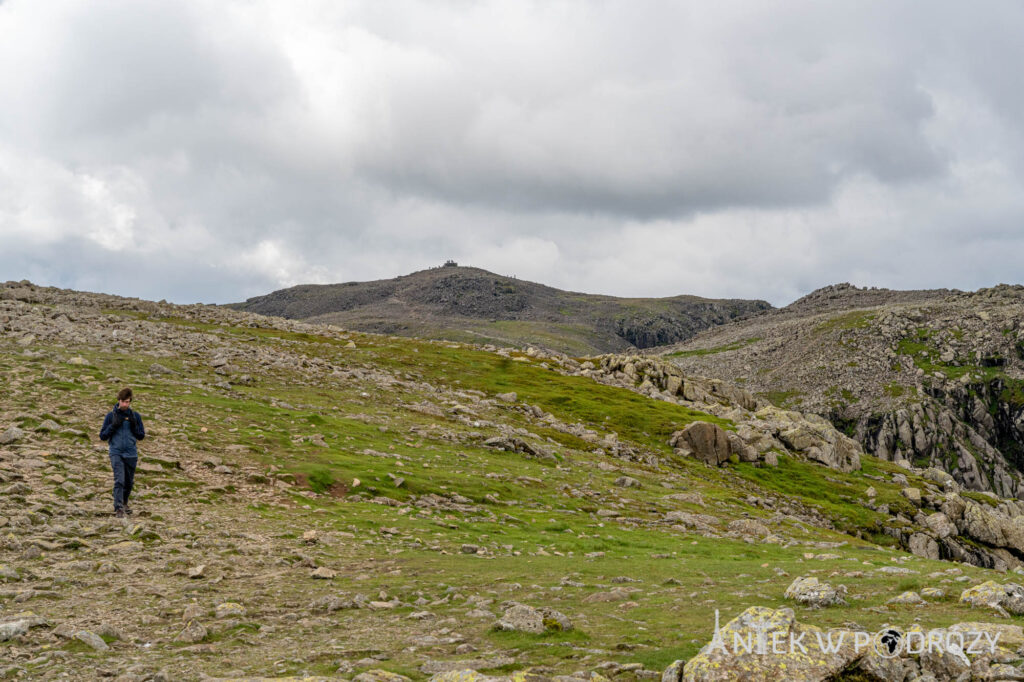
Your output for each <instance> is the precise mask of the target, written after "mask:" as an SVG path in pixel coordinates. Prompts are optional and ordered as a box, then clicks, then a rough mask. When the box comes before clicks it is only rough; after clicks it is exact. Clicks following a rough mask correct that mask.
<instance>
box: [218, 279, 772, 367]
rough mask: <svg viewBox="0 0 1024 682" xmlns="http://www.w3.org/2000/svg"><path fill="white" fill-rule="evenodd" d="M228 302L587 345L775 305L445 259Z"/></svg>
mask: <svg viewBox="0 0 1024 682" xmlns="http://www.w3.org/2000/svg"><path fill="white" fill-rule="evenodd" d="M230 307H232V308H234V309H236V310H241V311H245V312H254V313H259V314H263V315H276V316H280V317H285V318H289V319H297V320H304V321H307V322H323V323H331V324H337V325H339V326H343V327H346V328H349V329H354V330H358V331H368V332H378V333H388V334H398V335H402V336H422V337H428V338H444V339H449V340H453V341H472V342H477V343H496V344H498V345H515V346H523V345H530V344H534V345H541V346H544V347H548V348H551V349H553V350H558V351H563V352H570V353H577V354H586V353H595V352H597V353H601V352H621V351H628V350H631V349H635V348H648V347H652V346H658V345H664V344H668V343H675V342H678V341H681V340H684V339H687V338H690V337H691V336H693V335H694V334H696V333H697V332H699V331H701V330H703V329H707V328H708V327H711V326H714V325H718V324H722V323H724V322H728V321H730V320H734V319H738V318H742V317H746V316H748V315H752V314H758V313H761V312H763V311H766V310H770V309H771V305H770V304H769V303H767V302H766V301H750V300H743V299H708V298H702V297H699V296H689V295H681V296H671V297H665V298H621V297H615V296H604V295H597V294H585V293H580V292H574V291H563V290H561V289H556V288H554V287H550V286H547V285H544V284H539V283H536V282H530V281H527V280H521V279H517V278H514V277H506V276H504V275H498V274H495V273H493V272H489V271H487V270H482V269H480V268H473V267H462V266H442V267H437V268H431V269H428V270H420V271H418V272H414V273H411V274H409V275H402V276H399V277H395V278H392V279H383V280H375V281H370V282H345V283H340V284H304V285H299V286H295V287H290V288H287V289H281V290H279V291H275V292H272V293H270V294H266V295H264V296H256V297H252V298H250V299H248V300H246V301H245V302H244V303H236V304H232V305H231V306H230Z"/></svg>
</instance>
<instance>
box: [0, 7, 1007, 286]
mask: <svg viewBox="0 0 1024 682" xmlns="http://www.w3.org/2000/svg"><path fill="white" fill-rule="evenodd" d="M1022 29H1024V10H1021V9H1020V8H1019V7H1018V6H1016V5H1014V4H1012V3H994V4H993V5H991V6H989V7H988V9H987V10H986V11H985V12H979V11H977V9H976V8H970V7H966V6H963V5H960V4H957V3H952V2H948V3H946V2H940V3H932V4H930V5H928V7H927V8H924V9H922V8H921V7H920V6H917V5H912V4H904V3H882V2H874V3H873V2H868V3H860V2H849V3H829V4H827V5H823V4H821V3H817V2H799V3H795V4H794V3H790V2H786V3H772V2H756V3H754V2H751V3H733V4H714V5H713V4H708V3H678V2H668V1H666V2H659V1H655V0H649V1H643V2H633V3H625V2H602V3H574V2H549V3H517V2H498V1H496V0H495V1H491V2H460V1H455V0H453V1H452V2H445V3H435V2H415V1H413V0H409V1H407V2H400V3H380V2H352V3H344V4H340V3H334V2H330V1H328V0H324V1H323V2H319V3H318V2H316V1H313V2H310V3H304V4H302V5H291V4H290V5H281V4H279V3H271V2H263V1H261V0H252V1H251V2H231V3H221V4H210V3H200V2H182V3H177V4H167V3H157V2H152V3H150V2H135V1H128V0H120V1H118V0H103V1H102V2H97V3H90V4H89V6H88V7H86V6H84V5H76V4H75V3H67V4H61V3H53V4H50V3H35V2H31V1H29V0H13V1H10V0H9V1H7V2H3V3H2V4H0V94H3V95H4V101H5V107H3V108H2V109H0V240H2V241H3V242H4V245H5V247H6V244H7V242H9V241H12V240H14V241H15V242H17V243H18V244H19V247H18V249H17V250H16V251H15V250H8V249H6V248H5V249H4V251H5V253H6V255H4V256H0V265H3V267H4V270H5V271H7V272H10V273H12V274H11V275H10V276H13V277H18V278H20V276H19V275H18V272H19V271H22V272H25V273H37V275H31V276H33V277H35V276H39V277H41V278H46V281H51V282H60V283H64V284H66V285H69V286H70V285H73V284H74V285H77V284H75V283H81V284H83V285H86V284H87V285H89V286H95V287H100V288H105V290H109V291H119V292H120V291H121V290H120V288H119V287H121V284H120V282H119V280H118V278H117V273H116V272H115V271H111V270H110V269H109V268H105V266H104V263H105V262H108V261H110V260H112V261H114V262H117V263H124V264H125V265H123V267H125V268H129V270H130V272H131V274H132V275H137V277H136V276H133V277H132V278H131V279H133V280H134V281H135V282H142V281H143V280H145V282H147V284H146V285H145V286H146V287H148V288H147V289H146V291H147V292H151V294H147V295H152V297H155V298H169V299H172V300H178V301H184V300H189V299H190V297H194V298H195V300H209V301H219V302H224V301H231V300H238V299H241V298H245V297H246V296H249V295H254V294H257V293H262V292H263V291H266V290H269V289H273V288H277V287H279V286H284V285H286V284H289V283H296V282H299V281H316V280H318V279H321V280H322V279H326V280H329V281H342V280H347V279H366V278H376V277H387V276H393V275H396V274H399V273H401V272H406V271H408V270H410V269H415V268H418V267H424V266H427V265H431V264H435V263H437V262H440V261H443V260H444V259H445V258H448V257H456V258H458V259H460V260H462V261H464V262H467V263H470V264H477V265H487V266H488V267H492V268H493V269H496V270H499V271H503V272H506V273H508V274H513V273H515V274H519V275H520V276H530V277H532V278H534V279H539V280H541V281H545V282H547V283H550V284H553V285H556V286H562V287H565V288H570V289H575V290H591V291H600V292H602V293H613V294H614V293H620V294H628V295H673V294H678V293H691V292H692V293H701V294H704V295H709V296H738V295H743V296H751V297H765V298H770V299H771V300H773V301H774V302H776V303H782V302H786V300H787V299H788V298H790V297H795V295H798V294H799V293H805V290H806V289H807V288H808V287H813V286H819V285H822V284H826V283H829V282H831V281H835V280H837V279H853V280H856V278H858V277H866V278H874V279H876V280H878V281H877V282H865V281H862V282H858V283H863V284H885V283H890V284H898V285H900V286H922V285H923V284H921V283H925V282H927V283H928V285H929V286H937V285H943V286H959V287H962V288H970V287H972V286H977V285H981V284H985V283H991V282H990V281H989V280H990V279H991V278H992V277H995V276H996V275H997V273H1004V274H1005V277H1006V278H1007V279H1010V278H1012V276H1013V274H1014V269H1013V268H1014V266H1013V264H1012V259H1010V258H1009V256H1008V255H1007V254H1008V253H1010V250H1011V249H1015V248H1019V240H1018V238H1017V236H1016V234H1017V229H1018V228H1017V226H1018V225H1019V224H1020V219H1021V216H1022V213H1024V206H1022V205H1021V202H1020V201H1019V199H1017V197H1019V196H1021V194H1022V193H1021V192H1020V188H1021V179H1020V178H1021V175H1020V174H1021V172H1022V169H1021V167H1020V165H1021V161H1022V160H1024V145H1022V143H1021V140H1022V138H1021V129H1020V121H1021V120H1024V119H1022V117H1021V116H1019V115H1018V114H1020V113H1021V112H1024V96H1022V95H1021V94H1020V88H1019V87H1016V80H1017V75H1016V72H1015V70H1014V67H1013V65H1015V64H1016V63H1019V61H1020V58H1021V57H1024V55H1022V54H1021V52H1022V51H1024V47H1021V43H1020V41H1019V40H1018V36H1019V35H1020V32H1021V30H1022ZM851 188H855V189H856V191H854V190H852V189H851ZM118 225H119V226H120V227H118ZM794 226H797V227H794ZM797 228H799V229H797ZM104 230H112V231H114V233H115V234H118V235H121V234H123V235H130V236H131V239H132V240H134V241H133V246H132V247H131V248H129V249H126V250H125V249H122V250H120V251H113V250H112V249H113V248H115V247H120V246H121V244H120V243H117V242H114V241H112V240H109V239H104V238H103V237H102V232H103V231H104ZM117 230H120V232H118V231H117ZM98 234H100V236H97V235H98ZM982 236H984V238H985V239H988V240H991V241H990V242H989V243H990V244H992V245H993V246H991V250H992V251H994V253H993V254H990V258H989V261H988V262H989V267H988V268H987V269H986V270H985V271H984V272H979V271H978V270H977V268H976V267H974V266H971V265H969V264H966V263H964V262H963V259H962V258H961V256H960V255H961V254H964V253H973V252H974V251H975V248H974V245H976V244H978V243H981V242H980V241H978V240H979V239H980V238H981V237H982ZM119 238H120V237H119ZM70 244H74V245H75V249H74V251H73V253H75V254H79V253H80V254H81V256H80V257H78V256H76V257H74V258H72V257H69V256H68V254H69V253H72V252H69V251H66V250H65V251H62V247H63V245H70ZM15 252H16V253H17V254H18V255H17V257H15V256H14V255H11V254H14V253H15ZM62 254H63V255H62ZM274 254H278V255H279V261H280V262H279V263H276V264H275V263H273V262H269V261H273V259H274ZM24 276H30V275H28V274H26V275H24ZM1000 276H1003V275H1000ZM946 280H948V281H946Z"/></svg>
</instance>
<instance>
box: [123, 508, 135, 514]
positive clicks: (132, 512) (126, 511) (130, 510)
mask: <svg viewBox="0 0 1024 682" xmlns="http://www.w3.org/2000/svg"><path fill="white" fill-rule="evenodd" d="M124 513H125V514H127V515H128V516H131V515H132V514H134V513H135V511H134V510H132V508H131V507H125V508H124Z"/></svg>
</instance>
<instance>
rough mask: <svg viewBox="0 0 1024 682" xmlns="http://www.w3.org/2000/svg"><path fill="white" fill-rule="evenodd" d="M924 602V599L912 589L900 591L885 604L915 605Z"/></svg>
mask: <svg viewBox="0 0 1024 682" xmlns="http://www.w3.org/2000/svg"><path fill="white" fill-rule="evenodd" d="M924 603H925V600H924V599H922V598H921V595H919V594H918V593H917V592H914V591H907V592H902V593H900V594H899V595H897V596H895V597H893V598H892V599H890V600H889V601H887V602H886V604H910V605H915V606H916V605H919V604H924Z"/></svg>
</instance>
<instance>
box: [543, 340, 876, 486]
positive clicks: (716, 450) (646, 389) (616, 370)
mask: <svg viewBox="0 0 1024 682" xmlns="http://www.w3.org/2000/svg"><path fill="white" fill-rule="evenodd" d="M546 357H548V358H550V359H552V360H554V361H556V362H558V363H559V365H560V367H561V368H562V371H566V372H568V373H571V374H581V375H585V376H590V377H591V378H593V379H595V380H596V381H600V382H602V383H606V384H611V385H615V386H622V387H625V388H629V389H631V390H634V391H636V392H638V393H641V394H643V395H646V396H648V397H651V398H654V399H657V400H667V401H670V402H675V403H679V404H681V405H686V406H689V407H693V408H694V409H697V410H700V411H702V412H706V413H709V414H713V415H715V416H718V417H722V418H724V419H729V420H730V421H732V422H734V423H735V424H736V431H735V432H725V431H724V430H722V429H719V431H721V433H719V432H718V431H715V430H714V429H711V428H709V427H710V426H712V425H711V424H708V425H706V426H698V425H697V424H694V425H693V427H690V428H695V430H694V431H692V432H691V431H688V430H687V429H683V430H680V431H679V432H676V433H674V434H673V435H672V439H671V441H670V444H671V445H672V447H673V448H677V450H678V454H680V455H683V456H696V457H697V458H698V459H701V460H702V461H704V462H707V463H709V464H713V465H720V464H722V463H723V462H725V461H727V460H728V459H729V457H730V456H732V455H735V456H736V457H737V458H738V459H739V460H740V461H746V462H757V463H760V464H762V465H768V466H774V465H775V464H776V462H777V455H778V454H779V453H784V454H790V455H792V456H794V457H797V458H799V459H805V460H808V461H812V462H816V463H818V464H823V465H825V466H827V467H830V468H833V469H836V470H838V471H854V470H856V469H859V468H860V455H861V454H862V452H863V450H862V448H861V447H860V445H859V444H858V443H857V442H856V441H855V440H853V439H852V438H849V437H848V436H846V435H844V434H843V433H840V432H839V431H838V430H837V429H836V428H835V427H834V426H833V425H832V424H831V423H830V422H829V421H828V420H827V419H824V418H822V417H820V416H818V415H816V414H804V413H801V412H797V411H795V410H782V409H779V408H777V407H775V406H774V405H772V404H771V403H769V402H768V401H765V400H762V399H759V398H757V397H755V396H754V395H753V394H752V393H750V392H749V391H746V390H744V389H742V388H738V387H736V386H734V385H732V384H729V383H728V382H725V381H719V380H717V379H708V378H705V377H693V376H686V375H684V374H683V373H682V371H681V370H680V369H679V368H678V367H676V366H675V365H673V364H672V363H669V362H665V361H664V360H660V359H658V358H654V357H645V356H628V355H603V356H600V357H598V358H594V359H593V361H588V362H586V363H585V365H589V366H584V364H580V363H577V362H576V361H575V360H572V359H569V358H564V357H559V356H557V355H555V354H551V355H548V356H546ZM723 434H724V440H723V438H722V436H723Z"/></svg>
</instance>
